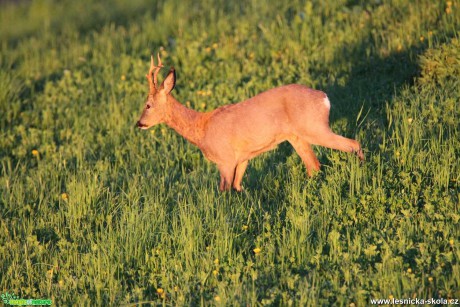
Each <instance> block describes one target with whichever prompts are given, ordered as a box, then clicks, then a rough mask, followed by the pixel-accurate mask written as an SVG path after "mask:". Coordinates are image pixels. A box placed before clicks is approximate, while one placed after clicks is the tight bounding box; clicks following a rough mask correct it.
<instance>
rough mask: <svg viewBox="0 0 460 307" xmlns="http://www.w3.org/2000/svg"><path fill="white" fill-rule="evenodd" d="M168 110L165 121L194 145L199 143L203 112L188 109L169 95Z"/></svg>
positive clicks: (202, 126) (202, 127) (201, 132)
mask: <svg viewBox="0 0 460 307" xmlns="http://www.w3.org/2000/svg"><path fill="white" fill-rule="evenodd" d="M168 99H170V106H171V107H170V112H169V116H167V118H166V120H165V123H166V125H168V126H169V127H171V128H173V129H174V130H175V131H176V132H177V133H179V134H180V135H182V136H183V137H184V138H186V139H187V140H188V141H189V142H191V143H192V144H194V145H199V144H200V141H201V139H202V136H203V129H204V125H203V124H204V120H203V119H204V114H203V113H201V112H198V111H195V110H192V109H189V108H187V107H185V106H184V105H182V104H181V103H180V102H178V101H177V100H176V99H174V98H173V97H172V96H169V97H168Z"/></svg>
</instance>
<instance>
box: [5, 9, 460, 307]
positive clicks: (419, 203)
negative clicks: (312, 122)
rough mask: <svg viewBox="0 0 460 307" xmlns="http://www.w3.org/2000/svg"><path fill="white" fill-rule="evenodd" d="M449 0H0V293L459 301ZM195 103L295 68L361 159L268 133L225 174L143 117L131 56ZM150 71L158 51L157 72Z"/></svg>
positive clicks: (453, 24)
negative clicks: (297, 147)
mask: <svg viewBox="0 0 460 307" xmlns="http://www.w3.org/2000/svg"><path fill="white" fill-rule="evenodd" d="M459 30H460V2H459V1H458V0H454V1H444V0H439V1H432V0H416V1H410V0H386V1H380V0H369V1H361V0H338V1H336V0H311V1H300V0H293V1H269V0H248V1H226V0H215V1H213V0H200V1H192V0H168V1H141V0H130V1H122V0H113V1H109V0H103V1H97V2H96V1H90V0H80V1H68V0H65V1H53V0H36V1H5V2H2V3H0V292H1V293H2V294H5V293H10V294H11V293H14V294H15V295H16V296H18V297H20V298H30V299H51V300H52V302H53V305H57V306H63V305H83V306H97V305H110V306H118V305H123V306H135V305H144V306H147V305H164V306H170V305H174V306H176V305H178V306H190V305H205V306H237V305H246V306H261V305H264V306H265V305H273V306H290V305H292V306H328V305H334V306H366V305H369V304H370V301H371V299H379V298H396V299H403V298H419V299H429V298H446V299H448V298H454V299H460V205H459V198H460V190H459V180H460V163H459V154H460V129H459V115H460V105H459V101H460V90H459V88H460V81H459V76H460V40H459V39H460V37H459ZM156 52H160V53H161V56H162V60H163V63H164V64H165V65H166V66H174V67H175V68H176V72H177V84H176V88H175V89H174V92H173V95H174V96H175V97H176V98H177V99H178V100H179V101H181V102H182V103H184V104H186V105H187V106H190V107H191V108H193V109H196V110H200V111H209V110H212V109H214V108H216V107H218V106H221V105H224V104H229V103H235V102H238V101H241V100H244V99H246V98H248V97H251V96H253V95H255V94H257V93H259V92H262V91H264V90H267V89H270V88H272V87H276V86H280V85H283V84H289V83H300V84H304V85H307V86H309V87H311V88H315V89H320V90H322V91H324V92H326V93H327V94H328V96H329V99H330V101H331V104H332V110H331V127H332V129H333V130H334V132H336V133H338V134H341V135H344V136H347V137H350V138H356V139H357V140H359V141H360V143H361V144H362V146H363V148H364V154H365V156H366V161H365V163H364V164H360V163H359V160H358V159H357V158H356V157H355V156H353V155H350V154H346V153H343V152H338V151H334V150H330V149H327V148H323V147H315V148H314V150H315V152H316V154H317V155H318V158H319V160H320V162H321V164H322V168H321V171H320V172H319V173H318V174H317V175H316V176H314V177H313V178H309V177H308V176H307V174H306V170H305V167H304V165H303V164H302V162H301V160H300V158H299V157H298V156H297V154H296V153H295V151H294V150H293V149H292V148H291V147H290V145H289V144H282V145H281V146H279V147H278V148H277V149H276V150H275V151H271V152H268V153H265V154H263V155H261V156H259V157H257V158H256V159H254V160H252V161H251V162H250V164H249V167H248V170H247V172H246V175H245V177H244V178H243V187H244V191H243V192H241V193H236V192H227V193H220V192H219V191H218V182H219V174H218V171H217V168H216V167H215V166H214V165H213V164H211V163H210V162H208V161H207V160H206V159H205V158H204V157H203V156H202V154H201V152H200V151H199V150H198V149H197V148H196V147H194V146H193V145H191V144H189V143H187V141H186V140H185V139H183V138H182V137H181V136H179V135H178V134H176V133H175V132H174V131H173V130H172V129H169V128H168V127H166V126H164V125H160V126H156V127H154V128H152V129H150V130H148V131H140V130H138V129H135V127H134V125H135V123H136V121H137V120H138V118H139V116H140V114H141V110H142V108H143V104H144V101H145V97H146V95H147V92H148V85H147V81H146V79H145V74H146V73H147V72H148V68H149V59H150V55H151V54H152V53H156ZM166 71H167V69H165V72H163V73H166Z"/></svg>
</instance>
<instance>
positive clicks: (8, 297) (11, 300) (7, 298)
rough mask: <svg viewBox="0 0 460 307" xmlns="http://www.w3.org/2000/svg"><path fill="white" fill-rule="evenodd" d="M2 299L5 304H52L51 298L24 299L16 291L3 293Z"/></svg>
mask: <svg viewBox="0 0 460 307" xmlns="http://www.w3.org/2000/svg"><path fill="white" fill-rule="evenodd" d="M1 297H2V301H3V303H4V304H5V305H14V306H31V305H51V300H49V299H39V300H33V299H23V298H19V297H18V296H17V295H15V294H14V293H8V292H6V293H3V294H2V295H1Z"/></svg>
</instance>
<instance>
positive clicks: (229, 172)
mask: <svg viewBox="0 0 460 307" xmlns="http://www.w3.org/2000/svg"><path fill="white" fill-rule="evenodd" d="M217 167H218V169H219V172H220V184H219V190H220V191H227V190H230V188H231V187H232V183H233V178H234V177H235V167H236V166H235V165H231V166H228V165H218V166H217Z"/></svg>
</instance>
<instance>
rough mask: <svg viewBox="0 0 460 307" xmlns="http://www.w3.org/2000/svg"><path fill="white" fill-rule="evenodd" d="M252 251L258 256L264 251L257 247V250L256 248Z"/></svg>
mask: <svg viewBox="0 0 460 307" xmlns="http://www.w3.org/2000/svg"><path fill="white" fill-rule="evenodd" d="M252 251H253V252H254V254H256V255H258V254H260V252H261V251H262V249H261V248H259V247H256V248H254V249H253V250H252Z"/></svg>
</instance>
